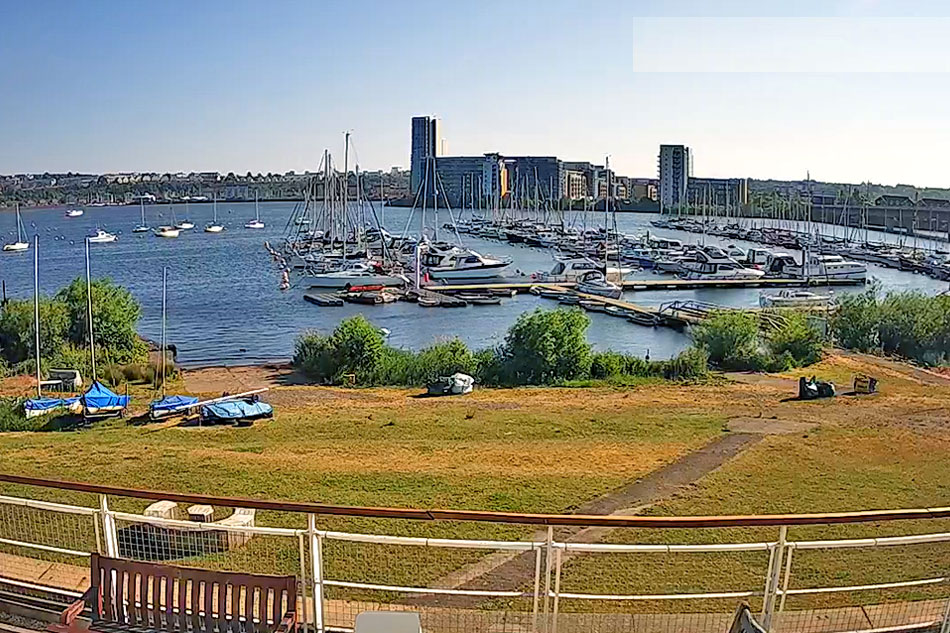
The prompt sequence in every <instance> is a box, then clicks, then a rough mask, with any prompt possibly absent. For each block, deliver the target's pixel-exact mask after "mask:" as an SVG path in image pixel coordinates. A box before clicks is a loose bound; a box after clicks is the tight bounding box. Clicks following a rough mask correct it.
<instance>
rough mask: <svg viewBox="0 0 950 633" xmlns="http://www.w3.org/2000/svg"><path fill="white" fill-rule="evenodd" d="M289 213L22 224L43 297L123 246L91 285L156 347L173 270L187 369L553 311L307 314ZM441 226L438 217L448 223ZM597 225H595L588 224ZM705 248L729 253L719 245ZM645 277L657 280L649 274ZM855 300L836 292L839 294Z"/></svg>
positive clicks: (541, 259)
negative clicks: (369, 325) (106, 288)
mask: <svg viewBox="0 0 950 633" xmlns="http://www.w3.org/2000/svg"><path fill="white" fill-rule="evenodd" d="M293 207H294V204H293V203H289V202H287V203H268V204H262V205H261V219H262V220H263V221H264V222H265V223H266V225H267V227H266V228H265V229H263V230H246V229H244V228H243V225H244V223H245V222H246V221H248V220H249V219H251V218H253V217H254V205H253V203H234V204H229V203H219V204H218V219H219V222H220V223H221V224H224V226H225V231H224V232H222V233H218V234H209V233H205V232H204V231H203V230H202V228H203V227H204V226H205V224H207V223H209V222H210V221H211V205H210V204H203V205H191V207H190V209H189V211H188V215H189V218H190V219H191V220H192V221H193V222H194V223H195V226H196V228H195V229H194V230H191V231H182V234H181V237H179V238H178V239H161V238H157V237H154V236H153V235H152V234H150V233H145V234H134V233H132V228H133V227H134V226H136V225H137V224H138V223H139V209H138V207H135V206H129V207H104V208H88V209H86V213H85V215H84V216H82V217H80V218H72V219H67V218H65V217H64V216H63V209H46V210H24V211H22V216H23V223H24V226H25V228H26V230H27V233H28V234H29V235H30V236H32V235H33V234H38V235H39V236H40V256H41V261H40V286H41V291H42V292H45V293H53V292H55V291H56V290H58V289H59V288H61V287H62V286H64V285H65V284H67V283H68V282H69V281H70V280H71V279H72V278H74V277H77V276H80V275H82V274H83V246H82V244H83V236H84V235H86V234H88V233H91V232H93V231H94V230H95V228H96V227H97V226H101V227H102V228H104V229H106V230H108V231H111V232H113V233H117V234H119V240H118V241H117V242H115V243H113V244H98V245H93V246H92V247H91V252H92V273H93V276H108V277H111V278H112V279H114V280H115V281H116V282H117V283H119V284H122V285H124V286H126V287H128V288H129V289H130V290H131V291H132V293H133V294H134V295H135V296H136V297H137V298H138V300H139V301H140V302H141V304H142V311H143V315H142V320H141V322H140V323H139V331H140V332H141V334H142V335H143V336H146V337H148V338H152V339H158V338H159V336H160V334H161V291H162V274H161V270H162V267H163V266H168V267H169V278H168V293H169V302H168V336H169V340H170V341H171V342H173V343H175V344H176V345H177V346H178V350H179V360H181V361H182V362H183V363H186V364H188V363H190V364H202V363H228V364H237V363H249V362H260V361H265V360H280V359H287V358H289V357H290V356H291V354H292V353H293V344H294V338H295V337H296V336H297V335H298V334H299V333H300V332H302V331H304V330H306V329H316V330H320V331H323V332H328V331H330V330H332V329H333V328H334V327H335V326H336V324H337V323H339V322H340V320H342V319H344V318H346V317H348V316H352V315H354V314H358V313H363V314H364V315H366V317H367V318H368V319H370V320H371V321H372V322H373V323H375V324H377V325H379V326H382V327H386V328H388V329H389V330H390V331H391V332H392V334H391V335H390V338H389V341H390V343H391V344H392V345H395V346H401V347H408V348H420V347H423V346H425V345H427V344H429V343H431V342H433V341H435V340H439V339H445V338H450V337H453V336H458V337H459V338H461V339H462V340H464V341H465V342H466V343H468V344H469V345H470V346H472V347H476V348H478V347H486V346H493V345H498V344H500V343H501V342H502V340H503V338H504V335H505V332H506V330H507V329H508V327H509V326H510V325H511V324H512V323H513V322H514V320H515V319H516V318H517V316H518V315H519V314H521V313H522V312H524V311H527V310H533V309H535V308H537V307H553V306H554V305H555V304H554V303H553V302H551V301H548V300H545V299H540V298H537V297H534V296H532V295H528V294H524V295H519V296H518V297H517V298H515V299H511V300H507V299H506V300H504V302H503V304H502V305H501V306H470V307H468V308H464V309H453V310H438V309H421V308H419V307H418V306H416V305H413V304H409V303H403V302H397V303H392V304H387V305H381V306H359V305H353V304H346V305H344V306H343V307H339V308H321V307H318V306H315V305H312V304H310V303H307V302H305V301H303V299H302V295H303V292H304V290H305V289H306V286H305V285H304V284H299V283H298V285H297V286H295V287H293V288H292V289H291V290H288V291H286V292H281V291H280V290H279V289H278V284H279V282H280V275H279V273H278V271H277V270H276V269H275V267H274V265H273V263H272V262H271V260H270V258H269V256H268V255H267V253H266V252H265V250H264V248H263V242H264V240H271V242H274V243H276V242H278V241H279V240H280V238H281V236H282V235H283V234H284V231H285V227H286V226H287V221H288V218H289V217H290V215H291V212H292V211H293ZM146 213H147V215H148V218H147V219H148V222H149V224H151V225H153V226H157V225H159V224H165V223H169V222H170V220H171V213H170V211H169V208H168V207H167V206H161V207H151V208H147V211H146ZM176 214H177V216H178V217H179V218H183V217H184V208H182V207H177V208H176ZM591 217H592V218H593V216H591ZM654 217H655V216H651V215H642V214H620V215H618V217H617V224H618V228H619V229H620V231H622V232H625V233H636V232H640V231H643V230H646V229H648V228H650V229H651V230H652V227H650V224H649V221H650V220H651V219H653V218H654ZM407 218H408V210H407V209H392V208H387V209H386V211H385V224H386V225H387V228H389V229H390V230H391V231H394V232H401V231H402V230H403V228H404V227H405V225H406V221H407ZM445 219H447V218H445V217H443V221H444V220H445ZM579 222H580V220H579ZM594 222H596V220H592V221H591V224H592V225H593V223H594ZM653 232H654V233H655V234H657V235H662V236H667V237H674V238H677V239H681V240H684V241H696V240H698V239H700V236H697V235H690V234H686V233H682V232H678V231H664V230H653ZM15 234H16V227H15V219H14V214H13V213H12V212H10V213H7V212H3V213H0V238H2V239H3V241H4V242H6V241H9V239H7V238H8V237H10V236H12V235H15ZM463 238H464V239H465V243H466V244H467V245H469V246H471V247H473V248H475V249H476V250H479V251H482V252H489V253H494V254H497V255H510V256H511V257H512V258H513V259H514V264H513V265H512V267H511V268H512V269H513V270H512V273H513V274H516V275H526V276H527V275H530V274H531V273H532V272H535V271H539V270H545V271H546V270H549V269H550V268H551V266H552V263H553V260H552V256H551V254H550V253H549V252H545V251H541V250H538V249H533V248H528V247H521V246H515V245H511V244H507V243H499V242H489V241H485V240H481V239H478V238H474V237H469V236H463ZM890 239H891V240H893V239H894V236H890ZM707 241H708V242H710V243H726V241H722V240H718V239H717V238H714V237H709V238H707ZM728 242H729V243H732V241H728ZM738 244H739V245H740V246H743V247H747V246H751V245H750V244H742V243H741V242H739V243H738ZM869 267H870V272H871V274H872V275H873V276H875V277H877V278H879V279H880V280H881V283H882V285H883V286H884V288H885V289H911V288H918V289H921V290H924V291H926V292H937V291H942V290H945V289H946V288H947V283H946V282H941V281H936V280H933V279H930V278H928V277H925V276H922V275H915V274H912V273H904V272H900V271H896V270H889V269H886V268H881V267H877V266H874V265H869ZM638 276H639V277H643V278H648V279H649V278H652V277H653V275H652V273H639V274H638ZM0 279H2V280H3V281H4V282H5V283H6V288H7V293H8V294H9V295H10V296H13V297H29V296H31V293H32V256H31V255H30V254H29V253H12V254H11V253H4V254H0ZM854 290H855V289H853V288H839V289H836V290H835V292H839V293H841V292H853V291H854ZM626 298H627V299H628V300H631V301H635V302H637V303H641V304H644V305H650V306H658V305H660V304H661V303H664V302H667V301H673V300H677V299H682V300H687V299H695V300H700V301H706V302H709V303H716V304H720V305H726V306H737V307H739V306H756V305H758V300H759V290H756V289H725V290H714V289H705V290H682V291H669V290H657V291H648V292H636V293H633V292H628V293H627V297H626ZM588 337H589V339H590V341H591V342H592V343H593V344H594V345H595V346H596V347H597V348H600V349H614V350H617V351H623V352H629V353H633V354H638V355H643V354H645V353H646V352H647V351H649V353H650V356H651V357H652V358H668V357H670V356H673V355H675V354H677V353H679V352H680V351H681V350H683V349H684V348H685V347H687V346H688V345H689V338H688V337H687V336H686V335H684V334H682V333H678V332H675V331H673V330H669V329H663V328H657V329H651V328H643V327H640V326H637V325H633V324H631V323H628V322H627V321H625V320H623V319H617V318H614V317H610V316H607V315H604V314H591V328H590V330H589V333H588Z"/></svg>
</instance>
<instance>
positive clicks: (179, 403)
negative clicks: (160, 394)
mask: <svg viewBox="0 0 950 633" xmlns="http://www.w3.org/2000/svg"><path fill="white" fill-rule="evenodd" d="M196 402H198V398H195V397H194V396H165V397H164V398H162V399H160V400H155V401H153V402H152V403H151V404H150V405H148V413H149V416H151V418H152V419H153V420H157V419H159V418H164V417H168V416H171V415H175V414H184V413H185V412H187V411H188V409H189V408H190V407H191V406H192V405H194V404H195V403H196Z"/></svg>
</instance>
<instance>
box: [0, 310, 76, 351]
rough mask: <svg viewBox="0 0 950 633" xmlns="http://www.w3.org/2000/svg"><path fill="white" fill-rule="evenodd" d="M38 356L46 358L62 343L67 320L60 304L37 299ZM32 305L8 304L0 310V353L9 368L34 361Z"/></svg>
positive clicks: (34, 345) (34, 341) (34, 338)
mask: <svg viewBox="0 0 950 633" xmlns="http://www.w3.org/2000/svg"><path fill="white" fill-rule="evenodd" d="M39 304H40V305H39V309H40V356H41V357H42V358H49V357H50V356H52V355H53V354H55V352H56V350H58V349H59V347H60V346H61V345H63V343H64V342H65V341H66V335H67V331H68V329H69V316H68V314H67V309H66V304H65V303H63V302H62V301H56V300H51V299H45V298H43V299H40V302H39ZM33 320H34V319H33V301H18V300H9V301H7V303H6V304H5V305H4V306H3V307H2V308H0V353H2V356H3V358H4V359H5V360H6V361H7V362H9V363H10V364H16V363H21V362H23V361H24V360H27V359H34V358H35V355H36V332H35V330H34V325H33Z"/></svg>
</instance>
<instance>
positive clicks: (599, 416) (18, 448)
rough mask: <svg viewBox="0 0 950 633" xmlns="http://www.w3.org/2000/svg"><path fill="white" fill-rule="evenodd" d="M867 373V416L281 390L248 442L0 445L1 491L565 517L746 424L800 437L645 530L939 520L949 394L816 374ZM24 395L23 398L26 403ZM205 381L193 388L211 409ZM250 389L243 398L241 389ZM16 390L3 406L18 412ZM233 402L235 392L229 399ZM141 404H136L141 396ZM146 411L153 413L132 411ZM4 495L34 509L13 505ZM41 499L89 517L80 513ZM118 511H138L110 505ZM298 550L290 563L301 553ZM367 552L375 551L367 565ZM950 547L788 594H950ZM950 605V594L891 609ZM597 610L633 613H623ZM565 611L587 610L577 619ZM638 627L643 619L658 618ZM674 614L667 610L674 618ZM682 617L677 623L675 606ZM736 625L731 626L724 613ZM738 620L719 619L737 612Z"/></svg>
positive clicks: (172, 429) (841, 368)
mask: <svg viewBox="0 0 950 633" xmlns="http://www.w3.org/2000/svg"><path fill="white" fill-rule="evenodd" d="M859 371H867V372H869V373H871V374H873V375H876V376H878V377H879V378H881V379H882V381H883V388H882V393H881V394H879V395H877V396H873V397H863V398H858V397H854V396H843V397H839V398H836V399H834V400H826V401H818V402H797V401H788V398H789V396H791V395H793V394H794V390H795V382H794V379H795V376H794V375H789V376H742V377H735V378H734V379H730V380H724V381H717V382H713V383H710V384H701V385H674V384H665V383H661V384H655V385H642V386H638V387H636V388H629V389H628V388H606V387H595V388H584V389H566V388H561V389H515V390H481V391H476V392H475V393H474V394H472V395H471V396H467V397H465V398H457V399H425V398H414V397H412V396H413V395H414V393H413V392H408V391H405V390H397V389H374V390H346V389H329V388H313V387H305V386H293V385H283V386H275V387H274V389H273V390H272V391H271V392H270V393H269V394H268V395H267V400H268V401H270V402H271V403H273V404H274V406H275V409H276V411H277V416H276V417H275V418H274V419H273V420H267V421H261V422H257V423H255V425H254V426H253V427H252V428H249V429H234V428H182V427H176V426H173V425H168V424H165V425H148V426H139V427H134V426H128V425H126V424H125V423H123V422H121V421H120V422H112V423H107V424H102V425H97V426H96V427H94V428H92V429H87V430H82V431H75V432H62V433H25V434H23V433H21V434H14V433H8V434H0V472H8V473H17V474H24V475H32V476H40V477H50V478H62V479H73V480H84V481H96V482H105V483H109V484H113V485H120V486H131V487H142V488H152V489H160V490H178V491H187V492H198V493H201V492H204V493H214V494H219V495H234V496H252V497H263V498H274V499H288V500H306V501H314V502H324V503H336V504H352V505H372V506H392V507H424V508H436V507H437V508H464V509H482V510H507V511H524V512H553V513H567V512H572V511H573V510H574V509H576V508H578V507H579V506H581V505H582V504H584V503H587V502H590V501H592V500H594V499H596V498H598V497H600V496H602V495H605V494H608V493H610V492H611V491H614V490H616V489H618V488H619V487H621V486H623V485H626V484H629V483H630V482H632V481H635V480H637V479H638V478H640V477H642V476H644V475H646V474H647V473H650V472H652V471H655V470H657V469H658V468H661V467H663V466H665V465H667V464H670V463H673V462H675V461H676V460H677V459H678V458H681V457H682V456H684V455H686V454H688V453H690V452H691V451H694V450H696V449H697V448H699V447H700V446H703V445H705V444H707V443H708V442H710V441H712V440H714V439H716V438H718V437H721V436H723V435H724V434H726V433H728V432H729V430H728V423H729V421H730V420H734V419H736V418H743V419H747V420H752V421H753V422H755V421H759V422H760V423H761V425H762V426H763V429H764V430H767V427H768V426H769V423H770V422H771V421H773V420H775V421H790V422H804V423H808V424H810V425H812V426H811V427H810V428H808V429H807V430H803V431H801V432H796V433H793V434H784V435H766V436H765V437H764V438H763V439H762V440H761V441H759V442H758V443H756V444H754V445H753V446H752V447H751V448H749V449H747V450H745V451H744V452H743V453H742V454H741V455H739V456H738V457H736V458H734V459H732V460H731V461H729V462H728V463H726V464H725V465H724V466H722V467H721V468H719V469H718V470H716V471H714V472H712V473H710V474H709V475H707V476H705V477H703V478H702V479H700V480H698V481H696V482H695V483H693V484H692V485H689V486H686V487H683V488H681V489H680V490H679V491H678V492H677V493H676V494H675V495H673V496H672V497H669V498H666V499H660V500H657V502H656V504H655V505H653V506H652V507H649V508H647V509H645V510H643V512H645V513H651V514H672V515H685V514H750V513H772V512H816V511H841V510H858V509H872V508H897V507H919V506H928V507H933V506H941V505H950V504H948V503H947V498H948V494H947V493H948V491H950V465H948V464H947V460H946V459H945V456H946V455H947V454H948V449H950V413H948V409H950V405H948V403H950V383H948V382H946V381H941V380H940V379H938V378H936V377H933V376H930V375H929V374H921V373H920V372H915V371H913V370H911V369H910V368H907V367H905V366H902V365H898V364H895V363H889V362H884V361H879V360H871V359H866V358H855V357H850V356H834V357H832V358H830V359H828V360H826V361H824V362H823V363H821V364H820V365H818V366H816V367H814V368H810V369H809V370H808V373H809V374H812V373H815V374H818V375H819V376H821V377H826V378H831V379H834V380H836V382H838V384H839V385H840V384H846V383H849V382H850V379H851V377H852V375H853V374H854V373H856V372H859ZM21 386H22V385H21ZM216 386H217V385H216V384H215V382H214V380H213V376H209V375H208V374H202V375H200V376H197V377H196V379H195V380H192V381H189V380H188V379H187V378H186V382H185V387H187V388H190V389H191V390H192V391H194V392H196V393H202V394H212V393H214V392H215V391H218V389H216V388H215V387H216ZM248 386H249V385H248ZM16 388H17V387H16V385H12V384H10V383H6V384H4V385H0V389H2V390H4V391H5V392H7V393H9V392H10V391H11V390H15V389H16ZM221 388H226V387H221ZM133 395H142V396H144V395H145V394H144V393H143V394H133ZM139 400H140V401H145V400H144V399H143V398H139ZM2 490H4V491H7V492H14V493H25V492H27V491H26V490H24V489H22V488H18V487H11V486H3V487H2ZM28 492H29V493H30V494H31V495H33V496H39V497H45V498H55V499H57V500H62V501H73V502H82V503H87V504H88V503H91V502H92V501H93V500H91V499H88V498H84V497H83V495H81V494H69V493H63V492H60V491H51V490H43V491H40V490H36V489H32V490H29V491H28ZM113 505H114V507H118V508H119V509H127V510H141V509H142V508H143V507H144V505H145V503H144V502H141V501H137V500H133V499H123V500H120V499H117V500H114V502H113ZM258 523H259V524H265V525H283V526H297V527H302V525H303V523H302V518H301V517H295V516H293V515H287V514H278V513H262V514H261V515H259V521H258ZM321 526H322V527H327V528H330V529H346V530H361V531H362V530H367V531H369V530H379V531H384V532H386V533H391V534H405V535H426V536H456V537H464V538H480V539H493V538H525V537H528V536H530V535H532V534H533V532H534V530H533V529H532V528H530V527H527V526H517V525H504V524H474V523H432V522H410V521H396V520H369V519H344V518H329V517H327V518H323V519H321ZM941 530H950V523H948V522H936V521H934V522H915V523H912V524H911V523H904V524H882V525H873V524H868V525H854V526H839V527H835V528H823V529H817V528H813V529H805V528H800V529H793V530H791V532H790V534H789V537H790V538H792V539H804V538H809V539H810V538H837V537H845V536H847V537H852V536H864V535H884V534H888V533H907V532H924V531H941ZM776 533H777V529H773V528H761V529H743V530H716V531H712V530H696V531H685V530H668V531H663V532H659V531H651V530H614V531H612V532H610V533H609V534H607V535H606V536H605V537H604V538H605V540H606V541H609V542H645V543H649V542H663V543H669V542H710V541H711V542H733V541H748V540H760V539H761V540H772V539H774V538H775V536H776ZM337 545H338V549H337V550H336V551H331V552H329V554H334V555H333V556H330V555H328V561H329V562H330V564H331V569H330V573H331V574H333V575H335V576H336V577H350V578H355V577H356V576H362V577H363V578H364V579H368V577H367V569H371V570H372V571H371V575H372V577H373V579H375V580H380V581H386V582H405V581H413V582H426V583H429V582H434V581H436V580H437V579H438V578H440V577H441V576H443V575H444V574H446V573H448V572H449V571H452V570H453V569H457V568H458V567H459V566H461V565H465V564H468V563H471V562H473V561H474V560H476V559H477V558H478V554H477V553H473V552H465V551H444V550H443V551H436V552H421V551H418V549H419V548H416V550H415V551H413V552H412V553H411V554H408V555H407V552H406V550H407V548H405V547H402V548H399V547H388V548H387V547H383V546H365V547H362V546H360V547H357V546H354V545H353V544H337ZM286 546H287V544H276V543H271V544H269V542H268V541H267V540H265V539H261V540H258V541H255V542H252V544H251V545H249V546H248V547H246V548H245V551H243V552H242V553H241V554H240V556H241V558H242V561H246V563H247V564H251V565H253V563H254V561H267V562H268V564H270V565H276V566H277V567H280V568H281V569H284V568H286V567H288V566H289V567H290V568H291V569H290V571H293V569H292V565H293V556H289V557H286V560H284V558H282V557H283V556H284V554H286V552H284V551H283V550H282V549H281V548H285V547H286ZM294 546H295V544H290V547H291V551H290V553H291V554H292V553H293V551H292V548H293V547H294ZM370 548H372V550H370ZM948 553H950V552H948V549H947V548H946V547H944V546H926V547H925V546H915V547H901V548H890V549H878V550H874V551H872V552H868V551H863V550H844V551H837V552H832V553H827V552H826V553H821V554H819V553H817V552H799V553H798V554H796V557H795V564H794V566H793V576H792V577H793V583H792V586H793V587H809V586H819V585H845V584H860V583H871V582H881V581H884V580H893V579H894V573H893V570H894V569H895V568H896V567H899V568H900V569H901V572H900V575H901V577H902V578H903V579H909V578H926V577H931V576H937V575H941V574H942V573H943V571H942V570H945V569H946V568H947V566H948V564H950V556H948ZM766 558H767V557H765V556H764V555H761V554H742V555H735V554H717V555H712V556H696V555H692V554H690V555H683V554H679V555H673V556H659V555H657V556H650V555H647V556H645V555H637V556H633V555H622V556H616V555H613V556H608V555H601V554H596V555H586V556H581V557H577V558H574V559H572V560H570V561H568V562H567V563H566V565H565V568H564V577H563V589H564V590H565V591H583V592H598V591H604V592H616V593H635V592H642V593H663V592H666V591H704V590H713V589H715V590H723V589H735V590H738V589H761V582H762V573H763V572H764V570H765V565H766ZM866 593H867V595H866V594H865V593H860V594H825V595H822V596H818V597H815V596H811V597H800V598H793V599H792V600H793V601H794V602H793V603H791V606H792V607H793V608H798V607H805V606H834V605H839V604H847V603H851V602H854V601H858V602H867V601H875V600H877V599H879V598H880V597H881V595H879V593H880V592H876V593H873V595H871V594H872V592H866ZM933 595H946V587H945V586H943V585H938V586H936V587H931V588H924V589H903V590H900V591H893V592H890V593H887V594H886V597H888V598H893V597H901V598H912V597H922V596H933ZM596 607H597V608H603V607H608V608H619V609H624V610H629V609H630V608H631V605H630V604H626V603H621V604H616V605H612V607H611V606H608V605H604V604H598V605H596ZM563 608H565V609H567V610H571V609H574V608H577V609H582V608H589V607H585V606H584V605H572V604H570V603H566V604H565V605H564V606H563ZM637 608H650V605H649V603H644V606H642V607H641V606H638V607H637ZM665 608H669V607H665ZM673 608H682V605H673ZM729 608H731V607H729ZM727 610H728V608H727Z"/></svg>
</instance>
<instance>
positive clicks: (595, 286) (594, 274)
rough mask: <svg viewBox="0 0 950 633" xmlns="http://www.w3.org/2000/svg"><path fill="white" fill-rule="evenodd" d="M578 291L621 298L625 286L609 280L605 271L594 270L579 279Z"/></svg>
mask: <svg viewBox="0 0 950 633" xmlns="http://www.w3.org/2000/svg"><path fill="white" fill-rule="evenodd" d="M575 290H577V292H580V293H582V294H587V295H597V296H598V297H607V298H609V299H619V298H620V297H622V296H623V288H621V287H620V286H618V285H617V284H615V283H614V282H612V281H608V280H607V278H606V277H605V276H604V273H602V272H600V271H599V270H592V271H590V272H588V273H586V274H585V275H584V276H582V277H581V278H580V279H578V281H577V286H576V287H575Z"/></svg>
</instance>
